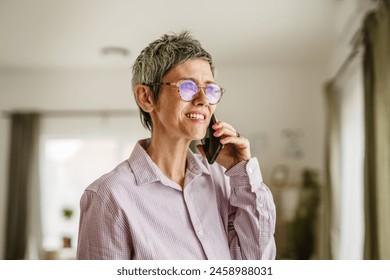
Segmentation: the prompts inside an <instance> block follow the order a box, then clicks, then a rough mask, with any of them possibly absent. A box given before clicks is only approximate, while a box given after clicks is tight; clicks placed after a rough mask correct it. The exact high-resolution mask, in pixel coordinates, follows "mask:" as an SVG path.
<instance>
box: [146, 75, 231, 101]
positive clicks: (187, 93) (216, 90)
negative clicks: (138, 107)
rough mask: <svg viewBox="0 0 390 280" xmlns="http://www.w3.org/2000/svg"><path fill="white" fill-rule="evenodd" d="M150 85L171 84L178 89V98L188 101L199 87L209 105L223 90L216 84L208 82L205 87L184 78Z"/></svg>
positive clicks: (216, 99) (219, 97)
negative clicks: (174, 81) (179, 80)
mask: <svg viewBox="0 0 390 280" xmlns="http://www.w3.org/2000/svg"><path fill="white" fill-rule="evenodd" d="M151 85H165V86H173V87H176V88H177V89H178V92H179V94H180V98H181V99H182V100H184V101H187V102H190V101H192V100H193V99H194V97H195V95H196V94H198V92H199V90H200V89H203V90H204V93H205V95H206V97H207V99H208V100H209V103H210V104H211V105H214V104H217V103H218V102H219V101H220V100H221V98H222V95H223V94H224V92H225V90H224V89H223V88H221V87H219V86H218V85H216V84H209V85H207V86H205V87H201V86H199V85H198V84H197V83H195V82H194V81H191V80H185V81H182V82H178V83H163V82H162V83H160V84H151Z"/></svg>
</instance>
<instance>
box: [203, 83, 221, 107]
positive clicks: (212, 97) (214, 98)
mask: <svg viewBox="0 0 390 280" xmlns="http://www.w3.org/2000/svg"><path fill="white" fill-rule="evenodd" d="M206 96H207V98H208V99H209V102H210V104H215V103H218V101H219V99H220V98H221V88H220V87H219V86H217V85H208V86H207V88H206Z"/></svg>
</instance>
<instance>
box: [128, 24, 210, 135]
mask: <svg viewBox="0 0 390 280" xmlns="http://www.w3.org/2000/svg"><path fill="white" fill-rule="evenodd" d="M196 58H201V59H205V60H206V61H207V62H208V63H209V64H210V68H211V72H212V74H213V75H214V65H213V60H212V57H211V55H210V54H209V53H208V52H207V51H205V50H204V49H203V48H202V46H201V44H200V42H199V41H198V40H196V39H194V38H193V37H192V36H191V35H190V34H189V32H188V31H183V32H181V33H179V34H175V33H170V34H169V33H168V34H164V35H163V36H162V37H161V38H159V39H157V40H155V41H154V42H152V43H150V44H149V45H148V46H147V47H146V48H145V49H143V50H142V51H141V53H140V55H139V56H138V57H137V59H136V60H135V62H134V64H133V69H132V75H133V77H132V81H131V83H132V87H133V89H134V86H135V85H139V84H143V85H153V84H159V83H160V82H161V81H162V79H163V77H164V76H165V74H167V73H168V72H169V70H171V69H172V68H173V67H175V66H176V65H178V64H181V63H184V62H186V61H188V60H191V59H196ZM150 88H151V90H152V92H153V97H154V101H155V102H157V100H158V98H159V95H160V86H150ZM138 107H139V106H138ZM139 110H140V117H141V122H142V124H143V126H144V127H145V128H147V129H149V130H152V128H153V123H152V119H151V117H150V114H149V113H148V112H145V111H143V110H142V108H141V107H139Z"/></svg>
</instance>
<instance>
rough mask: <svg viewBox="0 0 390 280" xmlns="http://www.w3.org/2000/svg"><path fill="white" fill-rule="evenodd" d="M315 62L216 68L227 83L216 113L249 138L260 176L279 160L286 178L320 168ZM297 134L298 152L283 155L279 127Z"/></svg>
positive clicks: (319, 79)
mask: <svg viewBox="0 0 390 280" xmlns="http://www.w3.org/2000/svg"><path fill="white" fill-rule="evenodd" d="M326 70H327V69H326V68H325V67H322V66H321V65H271V66H264V65H263V66H249V67H248V66H231V67H224V68H222V69H219V72H218V73H219V74H218V76H219V77H220V79H218V81H221V82H220V83H221V84H222V85H223V86H224V87H226V88H227V93H226V95H225V96H224V99H223V100H222V101H221V103H220V105H219V107H218V109H217V113H219V117H220V118H224V119H226V120H227V121H230V122H231V123H232V124H233V125H234V126H235V127H236V128H237V130H238V131H240V132H242V134H244V135H245V136H247V137H248V138H250V139H251V140H252V143H251V145H252V148H253V152H254V153H255V155H256V156H258V158H259V159H260V163H261V167H262V171H263V176H264V180H265V181H266V182H269V178H270V173H271V170H272V169H273V168H274V167H275V166H276V165H279V164H285V165H287V166H288V167H289V169H290V183H291V184H296V183H298V182H299V180H300V172H301V171H302V168H305V167H311V168H316V169H318V170H319V171H320V172H322V170H323V151H324V140H323V138H324V126H325V124H324V102H323V94H322V88H323V84H324V81H325V80H327V79H328V77H327V71H326ZM285 129H290V130H293V131H297V132H299V133H300V135H301V137H300V141H301V142H300V143H299V144H300V148H301V149H302V151H303V154H304V155H303V157H301V158H293V157H289V156H287V155H286V154H285V148H286V145H285V141H284V139H285V138H283V136H282V135H283V134H282V132H283V131H284V130H285Z"/></svg>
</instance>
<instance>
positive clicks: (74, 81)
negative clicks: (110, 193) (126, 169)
mask: <svg viewBox="0 0 390 280" xmlns="http://www.w3.org/2000/svg"><path fill="white" fill-rule="evenodd" d="M378 14H380V15H379V16H378ZM383 14H384V15H383ZM373 17H375V20H372V18H373ZM388 18H389V17H388V1H372V0H316V1H312V0H275V1H265V0H241V1H223V0H215V1H205V0H198V1H195V2H194V1H187V0H180V1H179V0H165V1H152V0H133V1H125V0H114V1H103V0H93V1H92V0H66V1H65V0H63V1H62V0H51V1H49V0H33V1H29V0H0V113H1V118H0V259H23V258H26V259H72V258H74V257H75V246H76V243H77V230H78V218H79V217H78V215H79V199H80V197H81V194H82V192H83V190H84V189H85V188H86V187H87V186H88V185H89V184H90V183H91V182H92V181H93V180H94V179H96V178H97V177H98V176H100V175H101V174H103V173H105V172H108V171H110V170H111V169H112V168H113V167H115V166H116V164H118V163H119V162H121V161H123V160H125V159H126V158H127V157H128V156H129V155H130V152H131V150H132V148H133V146H134V145H135V143H136V142H137V140H138V139H141V138H145V137H148V135H149V133H148V131H147V130H146V129H144V128H143V127H142V125H141V123H140V121H139V114H138V109H137V106H136V103H135V101H134V99H133V94H132V90H131V65H132V63H133V61H134V60H135V58H136V57H137V56H138V54H139V53H140V51H141V50H142V49H143V48H144V47H145V46H146V45H147V44H149V43H150V42H151V41H153V40H155V39H157V38H159V37H160V36H161V35H162V34H164V33H167V32H180V31H182V30H189V31H190V32H191V33H192V34H193V36H194V37H195V38H197V39H199V40H200V41H201V42H202V44H203V47H204V48H205V49H206V50H208V51H209V52H210V53H211V54H212V55H213V58H214V61H215V65H216V68H217V74H216V80H217V82H218V83H219V84H220V85H222V86H223V87H224V88H226V89H227V93H226V95H224V98H223V100H222V101H221V103H220V104H219V106H218V109H217V111H216V114H217V115H218V118H219V119H223V120H226V121H228V122H230V123H231V124H232V125H233V126H234V127H236V128H237V130H239V131H240V133H242V134H243V135H245V136H246V137H247V138H248V139H249V140H250V141H251V148H252V153H253V155H254V156H256V157H258V159H259V161H260V165H261V169H262V173H263V178H264V181H265V183H266V184H267V185H268V186H269V187H270V188H271V190H272V192H273V194H274V199H275V203H276V206H277V216H278V220H277V228H276V235H275V236H276V242H277V248H278V255H277V258H278V259H390V253H389V251H390V243H389V241H388V240H387V239H388V238H385V237H386V236H389V234H390V226H389V222H388V218H387V219H386V217H388V215H387V213H388V214H390V210H389V207H388V206H386V204H387V205H389V203H387V202H389V199H390V191H389V184H383V182H385V181H383V180H388V175H387V174H389V173H390V172H389V170H390V169H386V168H387V167H389V163H388V159H389V157H388V155H389V149H388V143H389V142H390V137H388V136H389V135H390V134H389V129H388V128H389V127H390V126H389V122H388V118H387V120H386V117H384V116H388V113H389V107H387V106H388V105H389V87H388V85H387V87H386V85H383V86H382V87H381V86H377V85H376V84H375V82H376V79H375V77H377V76H376V75H383V76H382V78H383V79H381V80H383V81H385V80H386V79H387V80H390V77H389V73H390V71H389V65H390V59H389V56H387V57H386V56H385V55H386V51H387V53H390V52H388V50H389V49H388V43H387V45H386V44H385V45H383V47H382V48H380V47H376V46H377V45H378V44H377V41H378V40H379V39H377V38H382V37H385V36H382V37H381V36H380V34H381V32H382V33H384V34H386V33H390V32H388V31H389V28H390V26H389V24H388V21H389V20H388ZM381 20H382V21H385V20H387V23H385V24H382V25H381ZM370 22H374V24H373V25H374V27H372V26H370V25H369V23H370ZM386 24H387V25H386ZM377 30H381V32H380V31H377ZM372 34H375V35H372ZM386 38H387V39H386ZM376 39H377V41H375V40H376ZM370 40H371V41H370ZM384 40H385V41H386V40H387V41H386V42H390V40H389V39H388V37H385V39H384ZM379 41H380V40H379ZM382 41H383V40H382ZM382 41H381V42H382ZM373 42H375V44H374V43H373ZM375 50H377V51H379V52H380V53H381V55H384V57H386V58H384V59H379V60H377V61H382V62H384V63H387V64H385V66H381V67H380V69H379V68H378V67H377V66H378V65H379V64H378V63H376V64H375V66H376V67H377V68H376V69H377V70H376V71H373V72H367V71H368V70H367V69H370V68H369V65H368V66H367V61H368V62H369V61H370V60H369V58H372V57H373V56H375ZM371 51H372V52H371ZM373 54H374V55H373ZM363 62H364V63H363ZM386 65H387V66H386ZM371 66H372V65H371ZM386 67H387V68H386ZM381 73H382V74H381ZM373 77H374V78H373ZM378 77H379V76H378ZM369 78H371V80H370V79H369ZM370 82H371V83H370ZM373 84H375V85H376V86H372V87H370V85H373ZM372 88H374V90H377V89H378V88H379V89H381V92H382V93H383V95H382V98H381V99H375V100H374V101H372V102H374V103H375V102H379V103H375V104H382V105H380V106H376V107H375V106H374V107H372V108H379V107H380V108H382V110H383V111H379V112H382V113H383V114H382V113H379V114H380V115H381V119H380V121H379V124H378V125H377V124H376V122H375V120H372V121H373V122H375V125H374V126H371V125H369V124H371V119H370V122H369V121H367V112H370V111H369V110H368V109H367V108H368V107H366V105H367V104H371V103H370V102H371V101H370V100H368V99H365V96H366V94H367V92H369V89H372ZM378 100H379V101H378ZM383 102H384V103H383ZM386 102H387V103H386ZM389 106H390V105H389ZM370 108H371V107H370ZM380 108H379V109H380ZM373 110H374V109H373ZM375 110H376V109H375ZM375 110H374V111H373V112H374V113H373V114H374V115H375V112H377V111H375ZM386 114H387V115H386ZM370 127H371V128H372V127H377V129H376V130H375V131H370ZM380 127H382V128H386V129H384V130H383V129H379V128H380ZM378 131H382V132H383V133H385V134H383V135H384V138H383V137H382V136H383V135H382V136H380V135H379V136H377V137H376V138H375V139H373V140H372V139H370V140H369V141H368V139H366V135H367V133H369V134H371V135H376V134H375V133H377V132H378ZM365 139H366V140H367V141H365ZM378 139H379V140H378ZM380 139H382V140H383V141H382V142H381V140H380ZM370 141H371V142H370ZM372 141H373V142H372ZM386 143H387V146H386ZM368 144H369V145H371V146H369V147H367V145H368ZM375 145H378V146H380V145H382V146H381V147H384V146H383V145H385V147H386V148H383V149H379V150H378V149H374V150H370V147H371V148H374V147H377V146H375ZM370 151H371V152H370ZM381 151H384V152H381ZM368 153H369V154H372V155H374V154H379V155H384V156H383V157H382V158H381V159H382V160H384V161H385V163H383V164H378V163H377V162H376V164H372V165H371V164H370V162H371V161H369V160H374V161H375V160H376V159H377V157H375V158H373V159H372V158H370V159H368V157H367V154H368ZM379 158H380V156H379ZM386 160H387V161H386ZM386 164H387V165H386ZM367 165H369V166H381V168H382V169H380V168H379V169H375V170H373V171H372V170H371V171H370V170H367V168H365V166H367ZM370 172H371V173H370ZM381 176H382V177H381ZM386 176H387V177H386ZM383 178H384V179H383ZM367 181H370V182H371V183H372V184H369V185H367ZM378 182H382V183H381V184H379V187H378ZM387 195H388V196H387ZM386 197H387V198H386ZM378 198H379V199H382V200H381V201H380V202H378ZM386 199H387V200H386ZM378 205H381V206H383V207H384V208H381V209H379V208H377V207H379V206H378ZM386 207H387V208H386Z"/></svg>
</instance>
